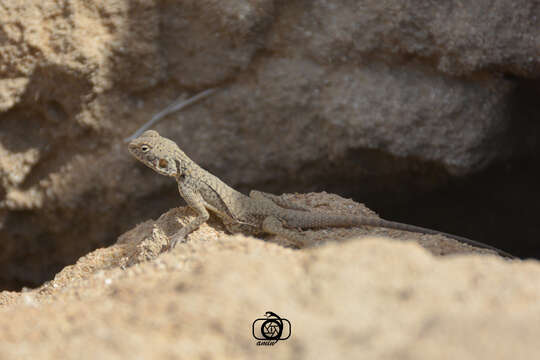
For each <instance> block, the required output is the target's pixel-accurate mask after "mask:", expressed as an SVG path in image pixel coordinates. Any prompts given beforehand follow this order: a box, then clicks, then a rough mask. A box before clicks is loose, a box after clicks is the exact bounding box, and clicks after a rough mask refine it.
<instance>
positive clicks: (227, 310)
mask: <svg viewBox="0 0 540 360" xmlns="http://www.w3.org/2000/svg"><path fill="white" fill-rule="evenodd" d="M289 197H290V199H291V200H296V201H298V202H302V203H304V204H306V205H310V206H314V207H318V208H319V209H320V210H321V211H325V210H328V209H331V210H333V211H336V212H342V211H343V212H345V211H348V212H352V213H355V214H364V215H371V216H374V214H373V213H371V212H370V211H369V210H367V209H366V208H365V207H363V206H361V205H359V204H355V203H353V202H352V201H347V200H344V199H340V198H339V197H337V196H332V195H326V194H308V195H306V196H299V195H290V196H289ZM191 215H193V214H191V212H190V211H189V210H187V209H186V208H179V209H172V210H170V211H169V212H167V213H165V214H163V215H162V216H161V217H160V218H159V219H158V220H157V221H152V220H149V221H146V222H144V223H142V224H139V225H138V226H137V227H135V228H133V229H132V230H130V231H128V232H127V233H125V234H124V235H122V236H121V237H120V238H119V239H118V241H117V242H116V243H115V244H114V245H112V246H110V247H107V248H102V249H98V250H95V251H94V252H92V253H90V254H88V255H86V256H84V257H82V258H80V259H79V260H78V261H77V263H76V264H74V265H72V266H68V267H66V268H64V269H63V270H62V271H61V272H60V273H58V274H57V275H56V277H55V279H54V280H52V281H50V282H48V283H46V284H44V285H43V286H41V287H40V288H38V289H35V290H26V291H23V292H20V293H15V292H7V291H4V292H2V293H0V318H2V319H3V320H2V321H0V357H2V359H20V358H40V359H58V358H63V359H96V358H100V359H117V358H125V357H126V356H129V357H135V358H189V359H208V358H217V359H225V358H235V359H249V358H255V359H260V358H261V359H262V358H270V357H271V358H276V357H278V358H295V359H314V358H319V359H343V358H370V359H395V358H404V359H433V358H438V359H456V358H459V359H478V358H489V359H508V358H535V357H537V356H538V355H540V352H539V349H538V346H537V345H538V339H537V334H538V333H539V332H540V325H539V324H540V281H539V279H540V265H539V264H538V262H536V261H519V260H516V261H509V260H503V259H502V258H500V257H498V256H495V255H490V254H486V253H484V254H481V253H474V252H476V250H475V249H472V248H470V247H466V246H460V245H459V244H458V243H454V242H452V241H448V240H445V239H444V238H440V237H425V236H418V235H415V234H407V233H403V232H388V233H386V234H384V236H383V235H382V234H381V235H380V236H373V235H367V236H366V234H372V233H373V231H370V230H369V229H356V230H354V231H353V230H344V231H342V230H321V231H317V232H310V233H308V234H307V236H308V237H309V238H311V239H313V241H314V244H313V245H314V246H312V247H309V248H306V249H302V250H294V249H291V248H287V247H284V246H282V245H279V242H280V240H279V239H275V238H274V239H268V240H269V241H263V240H261V239H255V238H252V237H244V236H242V235H234V236H231V235H227V234H225V233H224V232H223V229H222V228H221V226H220V224H219V222H218V221H211V222H210V224H209V225H207V224H205V225H203V226H202V227H201V228H200V229H199V230H198V231H196V232H194V233H193V234H192V235H190V237H189V241H188V242H186V243H183V244H180V245H178V246H177V247H176V248H175V249H174V250H173V251H172V252H165V253H162V250H163V249H164V248H165V247H166V246H167V242H168V235H170V234H172V233H174V231H175V230H177V229H178V227H179V226H180V225H179V224H178V222H177V221H176V216H180V217H181V220H182V221H187V220H188V219H189V216H191ZM316 233H322V234H318V235H317V234H316ZM375 233H377V232H375ZM323 238H324V239H326V240H328V239H331V240H330V241H326V242H321V239H323ZM392 238H393V239H392ZM418 240H420V243H421V244H422V245H424V246H425V245H426V244H428V243H431V246H430V247H429V250H430V251H431V252H433V253H446V254H454V255H449V256H442V257H441V256H434V255H433V254H430V252H428V251H426V250H425V249H422V248H421V247H420V246H419V245H418V244H417V243H416V241H418ZM456 253H460V254H459V255H458V254H456ZM467 253H468V254H467ZM266 311H273V312H275V313H276V314H278V315H280V316H281V317H283V318H286V319H288V320H289V322H290V324H291V336H290V338H289V339H287V340H283V341H280V342H278V343H277V344H275V345H274V346H272V347H270V346H265V347H263V346H257V345H256V343H257V342H256V340H255V339H254V338H253V337H252V323H253V321H254V320H255V319H257V318H264V316H263V315H264V313H265V312H266Z"/></svg>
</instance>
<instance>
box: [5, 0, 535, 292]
mask: <svg viewBox="0 0 540 360" xmlns="http://www.w3.org/2000/svg"><path fill="white" fill-rule="evenodd" d="M537 12H538V7H537V6H536V5H535V4H534V3H531V2H526V1H524V0H520V1H518V2H511V1H509V0H507V1H503V0H499V1H496V2H494V3H492V2H487V1H480V2H475V3H474V4H461V3H460V4H458V3H457V2H450V3H445V4H443V5H441V4H435V3H432V2H429V3H428V2H420V3H419V2H412V1H405V2H399V3H398V2H390V1H377V2H362V3H357V2H351V1H337V2H336V1H334V2H332V3H329V2H325V1H318V0H317V1H312V2H302V1H298V2H275V1H271V0H257V1H247V0H242V1H235V2H217V1H214V0H204V1H203V0H200V1H183V2H181V3H178V2H173V1H161V2H156V1H125V0H114V1H107V2H88V1H81V0H75V1H71V2H69V3H62V2H60V3H58V2H54V1H50V0H47V1H32V0H28V1H26V2H24V5H22V6H21V4H19V3H16V2H6V4H5V6H3V7H2V9H0V24H1V25H0V111H1V113H0V116H1V119H0V120H1V122H0V254H1V255H0V286H2V288H18V287H20V286H22V285H32V286H37V285H39V284H41V283H42V282H43V281H45V280H47V279H50V278H51V277H52V276H53V275H54V274H55V273H56V272H57V271H58V270H60V269H61V268H62V267H63V266H64V265H66V264H69V263H72V262H73V261H75V260H76V259H77V258H79V257H80V256H81V255H82V254H85V253H87V252H89V251H91V250H92V249H94V248H96V247H99V246H104V245H106V244H111V243H112V242H113V241H114V239H115V238H116V236H117V235H118V234H120V233H122V232H124V231H126V230H127V229H129V228H130V227H131V226H133V225H134V224H135V223H137V222H138V221H143V220H145V219H148V218H150V217H155V216H157V215H158V214H160V213H161V212H162V211H163V210H164V209H167V208H170V207H172V206H177V205H178V204H179V200H178V196H177V194H176V191H175V188H174V184H173V182H171V181H170V179H165V178H162V177H159V176H157V175H155V174H153V173H151V172H150V171H149V170H148V169H144V168H142V167H141V166H140V164H137V163H136V162H135V161H134V160H133V159H131V158H130V157H129V155H128V154H127V151H126V148H125V144H124V143H123V142H122V139H123V138H125V137H126V136H127V135H129V134H130V133H132V132H133V131H134V130H135V129H137V128H138V127H139V126H140V125H142V124H143V123H144V122H145V121H147V120H148V119H149V118H150V117H151V116H152V114H154V113H155V112H157V111H159V110H161V109H163V108H164V107H165V106H167V105H168V104H170V103H171V102H173V101H174V100H175V99H177V98H178V97H179V96H182V97H187V96H189V95H190V94H193V93H195V92H197V91H199V90H202V89H204V88H206V87H210V86H211V87H220V88H221V90H220V91H219V92H217V93H216V94H215V95H213V96H212V97H211V98H209V99H208V100H205V101H204V102H203V103H200V104H198V105H197V106H195V107H192V108H190V109H186V111H185V112H182V113H180V114H174V115H171V116H169V118H168V119H167V120H164V121H163V122H162V123H160V124H159V125H158V126H157V129H158V130H159V131H160V132H161V133H162V134H163V135H165V136H169V137H172V138H173V139H174V140H176V141H178V142H179V144H180V145H181V146H182V148H184V150H185V151H186V152H187V153H188V154H190V155H191V156H192V157H193V158H194V159H195V160H196V161H198V162H200V163H201V164H202V165H203V166H205V167H207V168H209V169H210V170H212V171H213V172H215V173H216V175H217V176H219V177H222V178H223V179H224V180H226V181H227V182H229V183H230V184H231V185H233V186H237V185H241V186H242V187H243V188H258V187H259V188H263V189H264V190H270V191H275V192H283V191H285V190H284V188H287V189H289V190H291V188H292V187H293V186H294V187H295V188H294V190H298V191H310V190H313V189H314V188H319V189H321V188H322V189H324V188H327V186H328V184H329V183H332V182H336V183H344V182H346V183H354V184H357V183H358V184H361V186H362V188H363V189H365V190H364V191H366V192H370V191H371V190H373V189H377V188H379V187H380V186H381V185H380V183H381V179H384V183H385V184H387V185H386V186H387V188H398V190H397V191H402V192H407V191H409V190H408V189H409V187H412V186H414V187H415V189H419V191H422V190H425V189H433V188H437V187H438V186H441V184H444V183H445V182H446V181H447V179H448V178H449V177H452V176H454V177H456V176H468V175H470V174H474V173H476V172H478V171H480V170H482V169H484V168H486V167H487V166H489V165H490V164H493V163H494V162H496V161H498V160H500V159H506V158H508V157H509V156H510V155H511V154H517V155H519V153H520V152H519V151H518V150H516V149H514V148H513V147H512V146H511V144H513V141H514V140H515V139H514V134H513V133H512V130H511V126H510V124H511V122H512V121H515V119H514V118H513V116H512V114H514V113H513V112H511V111H510V110H512V106H514V105H513V104H514V94H515V87H516V86H517V84H519V81H520V80H516V79H509V78H503V77H501V75H500V73H501V72H503V73H506V74H511V75H513V76H516V77H524V78H525V77H526V78H529V79H533V78H535V77H538V75H539V74H540V71H539V69H538V56H537V52H538V51H537V50H538V39H539V38H540V37H539V36H537V35H538V26H536V25H537ZM527 111H529V110H527V109H523V113H527ZM535 111H536V110H532V106H531V109H530V111H529V112H530V113H532V114H534V113H535ZM527 131H528V132H529V130H527ZM426 174H435V175H433V176H426ZM420 175H421V176H420ZM343 179H346V181H342V180H343ZM259 185H260V186H259ZM409 192H411V191H409ZM388 196H392V195H388ZM2 284H3V285H2Z"/></svg>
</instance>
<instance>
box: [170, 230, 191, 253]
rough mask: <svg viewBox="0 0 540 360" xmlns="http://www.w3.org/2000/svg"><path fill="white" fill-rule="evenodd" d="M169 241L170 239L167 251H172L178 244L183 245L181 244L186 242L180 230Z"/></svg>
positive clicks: (184, 235)
mask: <svg viewBox="0 0 540 360" xmlns="http://www.w3.org/2000/svg"><path fill="white" fill-rule="evenodd" d="M169 239H170V241H169V251H171V250H172V249H174V247H175V246H176V245H177V244H178V243H183V242H186V240H187V238H186V234H184V232H183V231H182V230H180V231H178V232H177V233H176V234H174V235H173V236H171V237H170V238H169Z"/></svg>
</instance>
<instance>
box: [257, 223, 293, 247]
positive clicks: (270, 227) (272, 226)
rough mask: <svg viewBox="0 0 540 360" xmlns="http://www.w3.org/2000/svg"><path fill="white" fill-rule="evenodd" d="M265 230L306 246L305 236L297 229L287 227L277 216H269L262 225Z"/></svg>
mask: <svg viewBox="0 0 540 360" xmlns="http://www.w3.org/2000/svg"><path fill="white" fill-rule="evenodd" d="M261 227H262V229H263V231H264V232H266V233H269V234H272V235H278V236H281V237H284V238H286V239H287V240H289V241H291V242H292V243H293V244H294V245H296V246H298V247H300V248H301V247H304V237H303V236H302V235H301V234H300V233H298V232H297V231H294V230H290V229H287V228H285V227H284V226H283V223H282V222H281V220H279V219H278V218H277V217H275V216H267V217H266V218H265V219H264V220H263V222H262V225H261Z"/></svg>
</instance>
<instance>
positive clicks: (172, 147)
mask: <svg viewBox="0 0 540 360" xmlns="http://www.w3.org/2000/svg"><path fill="white" fill-rule="evenodd" d="M128 151H129V152H130V153H131V155H133V157H135V158H136V159H137V160H139V161H140V162H142V163H143V164H144V165H146V166H148V167H150V168H151V169H152V170H154V171H155V172H157V173H159V174H161V175H165V176H169V177H173V178H175V179H176V182H177V185H178V191H179V192H180V195H181V196H182V198H184V200H185V201H186V203H187V205H188V206H189V207H190V208H191V209H192V210H193V211H195V213H196V214H197V216H196V217H195V218H194V219H193V220H191V221H190V222H188V223H187V224H186V225H184V226H183V227H182V228H181V229H180V230H178V232H176V233H175V234H174V235H173V236H172V237H171V239H170V244H169V250H172V249H173V248H174V247H175V246H176V245H177V244H178V243H179V242H184V241H186V238H187V235H188V234H190V233H191V232H193V231H195V230H196V229H198V228H199V227H200V226H201V225H202V224H204V223H205V222H206V221H207V220H208V219H209V216H210V213H209V211H211V212H212V213H214V214H216V215H217V216H218V217H219V218H220V219H221V220H222V221H223V224H224V225H225V228H226V229H227V230H228V231H230V232H231V233H237V232H242V233H247V234H251V235H255V236H257V235H260V234H264V233H267V234H272V235H277V236H280V237H283V238H285V239H287V240H289V241H291V242H292V243H294V244H295V245H296V246H298V247H302V246H303V245H304V237H303V236H302V234H301V233H300V232H298V231H297V229H317V228H327V227H357V226H372V227H383V228H389V229H395V230H402V231H409V232H415V233H423V234H431V235H443V236H446V237H449V238H452V239H454V240H457V241H459V242H461V243H465V244H469V245H472V246H475V247H480V248H484V249H489V250H493V251H495V252H497V253H498V254H499V255H501V256H504V257H509V258H513V257H514V256H513V255H511V254H509V253H507V252H505V251H503V250H500V249H497V248H495V247H493V246H491V245H487V244H484V243H481V242H478V241H474V240H470V239H468V238H464V237H461V236H457V235H452V234H447V233H444V232H441V231H437V230H432V229H428V228H423V227H419V226H415V225H409V224H404V223H400V222H395V221H389V220H385V219H380V218H372V217H363V216H356V215H340V214H331V213H326V212H321V211H312V210H310V209H309V208H307V207H304V206H301V205H298V204H295V203H294V202H292V201H290V200H287V199H284V198H281V197H280V196H277V195H274V194H269V193H265V192H262V191H256V190H252V191H251V192H250V193H249V196H247V195H245V194H243V193H241V192H239V191H236V190H235V189H233V188H232V187H230V186H229V185H227V184H225V183H224V182H223V181H221V180H220V179H219V178H217V177H216V176H214V175H213V174H211V173H210V172H208V171H206V170H205V169H203V168H202V167H201V166H199V165H198V164H197V163H195V162H194V161H193V160H191V159H190V158H189V157H188V156H187V155H186V154H185V153H184V152H183V151H182V150H181V149H180V148H179V147H178V145H177V144H176V143H175V142H174V141H172V140H170V139H168V138H165V137H162V136H161V135H159V133H158V132H157V131H154V130H147V131H145V132H144V133H142V134H141V135H140V136H139V137H137V138H135V139H133V140H131V141H130V143H129V145H128Z"/></svg>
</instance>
